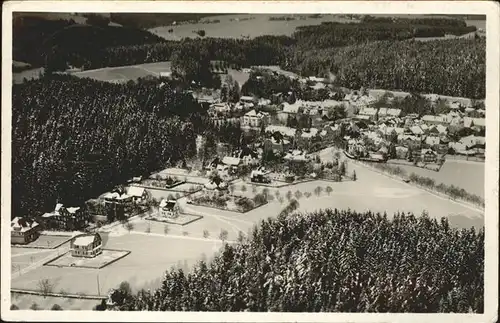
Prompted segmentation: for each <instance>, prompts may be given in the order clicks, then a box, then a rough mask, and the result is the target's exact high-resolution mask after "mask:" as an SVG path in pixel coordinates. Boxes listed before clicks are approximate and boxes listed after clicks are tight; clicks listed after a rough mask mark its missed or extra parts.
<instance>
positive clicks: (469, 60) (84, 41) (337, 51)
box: [14, 17, 486, 99]
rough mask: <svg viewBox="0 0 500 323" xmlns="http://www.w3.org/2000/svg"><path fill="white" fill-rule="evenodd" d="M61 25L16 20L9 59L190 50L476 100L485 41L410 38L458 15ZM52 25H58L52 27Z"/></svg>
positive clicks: (143, 55)
mask: <svg viewBox="0 0 500 323" xmlns="http://www.w3.org/2000/svg"><path fill="white" fill-rule="evenodd" d="M26 19H27V18H26ZM30 19H37V18H30ZM67 24H68V22H67V21H55V22H54V21H51V22H46V23H44V24H42V25H41V27H40V28H33V24H30V23H28V22H25V23H23V24H19V26H20V27H19V28H17V30H18V31H17V32H16V37H17V38H18V40H17V41H16V42H15V44H14V45H15V46H14V47H15V50H14V54H15V55H14V58H15V59H16V60H18V61H21V62H27V63H30V64H31V65H33V66H34V67H36V66H39V65H40V64H42V65H43V64H45V65H46V67H47V68H48V69H49V70H64V69H65V68H66V67H68V66H73V67H82V68H83V69H96V68H101V67H112V66H123V65H134V64H142V63H152V62H159V61H168V60H173V59H175V58H176V57H181V59H183V58H184V57H185V59H186V60H192V58H193V57H191V56H193V55H185V54H186V53H194V52H196V53H198V54H199V56H200V57H204V58H205V59H206V60H210V61H223V62H227V63H228V65H229V66H231V67H233V68H241V67H249V66H253V65H279V66H281V67H282V68H283V69H285V70H292V71H294V72H297V73H299V74H301V75H305V76H311V75H315V76H329V75H330V72H332V73H333V74H334V75H335V76H336V83H337V85H339V86H343V87H347V88H354V89H359V88H360V87H362V86H364V87H369V88H384V89H391V90H402V91H407V92H420V93H436V94H442V95H450V96H461V97H469V98H476V99H481V98H484V96H485V82H484V81H483V80H484V79H485V56H486V49H485V48H486V40H485V39H484V38H479V39H449V40H434V41H426V42H420V41H414V40H412V39H411V38H414V37H430V36H436V35H437V36H439V35H442V34H443V33H452V34H453V33H454V34H460V33H462V32H463V33H465V32H468V30H465V29H468V28H469V27H468V26H466V25H465V22H464V21H463V20H458V19H446V18H415V19H403V18H398V19H392V18H382V17H364V18H363V21H362V22H360V23H358V24H339V23H323V24H321V25H317V26H304V27H301V28H299V29H297V31H296V32H295V33H294V34H293V36H292V37H288V36H260V37H256V38H254V39H225V38H203V39H183V40H180V41H165V40H163V39H161V38H159V37H157V36H156V35H153V34H151V33H149V32H147V31H144V30H140V29H133V28H121V27H110V26H106V27H102V26H89V25H70V26H69V27H68V26H67ZM30 26H31V27H30ZM76 26H80V28H75V27H76ZM57 29H62V30H61V31H59V32H54V30H57ZM17 35H20V36H17ZM48 35H51V36H50V37H49V36H48ZM16 37H15V39H16ZM41 39H45V40H43V41H42V40H41ZM30 42H31V43H30ZM90 44H91V45H90ZM30 46H31V47H30ZM16 53H17V54H16ZM198 54H197V55H198ZM16 56H17V58H16ZM207 83H208V84H210V83H211V81H210V82H207Z"/></svg>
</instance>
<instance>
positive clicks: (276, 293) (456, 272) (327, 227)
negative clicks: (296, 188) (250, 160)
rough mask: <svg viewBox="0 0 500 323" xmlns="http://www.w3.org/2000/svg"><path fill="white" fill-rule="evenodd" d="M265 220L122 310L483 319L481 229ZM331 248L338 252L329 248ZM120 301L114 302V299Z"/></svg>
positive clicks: (407, 217) (411, 222)
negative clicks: (435, 315)
mask: <svg viewBox="0 0 500 323" xmlns="http://www.w3.org/2000/svg"><path fill="white" fill-rule="evenodd" d="M297 204H298V202H297V201H296V200H292V201H291V202H290V207H286V208H285V209H284V211H283V212H282V213H281V214H280V216H279V217H278V218H277V219H268V220H262V221H261V223H260V225H259V226H256V227H254V230H253V232H252V234H251V236H249V237H248V238H243V237H242V238H241V239H240V242H239V243H238V244H235V245H229V244H226V245H225V247H224V248H223V250H222V251H221V252H220V253H219V254H218V255H217V256H216V257H215V259H213V260H212V261H211V262H210V263H206V262H205V261H203V260H201V261H200V262H199V263H198V265H197V266H195V267H194V269H193V270H192V271H190V272H184V271H182V269H175V268H172V269H170V270H167V271H166V273H165V275H164V278H163V282H162V285H161V287H160V288H158V289H156V290H153V291H149V290H148V291H145V290H142V291H139V292H138V293H137V294H132V293H127V294H125V295H122V294H120V297H116V298H115V299H116V300H117V307H118V308H119V309H120V310H135V311H144V310H149V311H255V312H266V311H283V312H319V311H321V312H383V313H384V312H385V313H386V312H391V313H396V312H411V313H439V312H447V313H449V312H453V313H482V312H483V306H484V296H483V292H484V288H483V282H484V271H483V268H484V267H483V266H484V228H481V229H475V228H471V229H462V230H458V229H455V228H452V227H450V224H449V223H448V220H447V219H446V218H442V219H440V220H436V219H431V218H430V217H429V215H428V214H427V213H426V212H424V213H423V214H422V216H420V217H416V216H414V215H413V214H404V213H397V214H395V215H394V217H393V218H392V219H388V217H387V215H386V214H383V215H381V214H379V213H377V214H374V213H372V212H366V213H357V212H353V211H350V210H347V211H339V210H336V209H335V210H321V211H317V212H314V213H307V214H300V213H294V209H296V207H297ZM332 241H335V243H331V242H332ZM120 293H121V292H120Z"/></svg>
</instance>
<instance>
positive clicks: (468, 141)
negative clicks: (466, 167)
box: [460, 135, 486, 148]
mask: <svg viewBox="0 0 500 323" xmlns="http://www.w3.org/2000/svg"><path fill="white" fill-rule="evenodd" d="M460 143H461V144H463V145H464V146H465V147H467V148H471V147H474V146H484V145H485V144H486V138H485V137H479V136H474V135H470V136H467V137H463V138H461V139H460Z"/></svg>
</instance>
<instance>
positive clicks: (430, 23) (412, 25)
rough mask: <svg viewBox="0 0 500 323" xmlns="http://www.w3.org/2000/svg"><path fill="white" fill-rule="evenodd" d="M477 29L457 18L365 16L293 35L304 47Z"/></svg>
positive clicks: (467, 31) (323, 24) (461, 33)
mask: <svg viewBox="0 0 500 323" xmlns="http://www.w3.org/2000/svg"><path fill="white" fill-rule="evenodd" d="M474 31H476V27H475V26H467V25H466V24H465V21H463V20H456V19H446V18H444V19H436V18H419V19H403V18H401V19H393V18H372V19H367V18H364V19H363V20H361V22H360V23H337V22H323V23H322V24H321V25H318V26H303V27H298V28H297V31H296V32H295V33H294V34H293V36H292V37H293V38H295V39H296V41H297V43H298V44H299V46H300V47H301V48H331V47H338V46H346V45H353V44H360V43H367V42H372V41H377V40H392V41H394V40H405V39H411V38H416V37H444V36H445V35H447V34H450V35H455V36H460V35H464V34H467V33H470V32H474Z"/></svg>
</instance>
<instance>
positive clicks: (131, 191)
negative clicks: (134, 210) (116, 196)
mask: <svg viewBox="0 0 500 323" xmlns="http://www.w3.org/2000/svg"><path fill="white" fill-rule="evenodd" d="M127 194H128V195H130V196H131V198H132V201H134V202H135V203H140V202H144V201H145V200H146V199H147V191H146V189H145V188H144V187H139V186H130V187H129V188H128V190H127Z"/></svg>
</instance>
